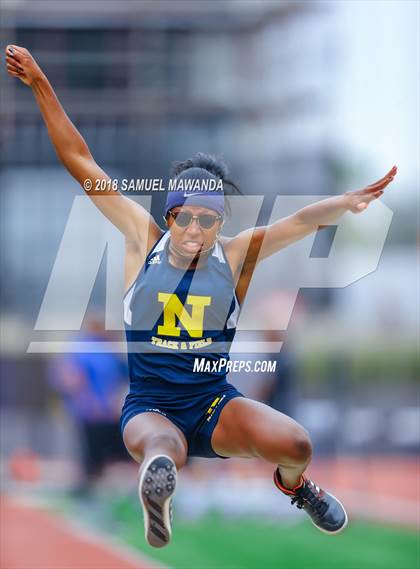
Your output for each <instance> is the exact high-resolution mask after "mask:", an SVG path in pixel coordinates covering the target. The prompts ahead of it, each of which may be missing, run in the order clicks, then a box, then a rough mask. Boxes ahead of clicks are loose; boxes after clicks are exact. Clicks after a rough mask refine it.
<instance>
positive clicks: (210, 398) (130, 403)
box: [120, 378, 244, 458]
mask: <svg viewBox="0 0 420 569" xmlns="http://www.w3.org/2000/svg"><path fill="white" fill-rule="evenodd" d="M235 397H244V396H243V395H242V393H240V392H239V391H238V390H237V389H236V387H234V386H233V385H231V384H230V383H227V382H224V383H222V384H219V385H217V386H206V387H205V388H203V386H201V385H200V386H199V385H197V386H191V385H188V386H187V385H185V384H181V385H179V384H169V383H168V382H166V381H164V380H159V379H156V378H153V379H152V378H150V379H148V380H142V382H141V386H140V389H139V393H133V392H131V393H129V394H128V395H127V397H126V399H125V403H124V406H123V409H122V415H121V420H120V426H121V433H122V432H123V431H124V428H125V426H126V424H127V423H128V421H129V420H130V419H132V418H133V417H135V416H136V415H139V414H140V413H147V412H154V413H160V414H161V415H164V416H165V417H166V418H167V419H169V420H170V421H172V423H174V424H175V425H176V426H177V427H178V428H179V429H181V431H182V432H183V433H184V435H185V438H186V439H187V443H188V456H201V457H206V458H214V457H219V458H227V457H220V455H218V454H217V453H215V452H214V450H213V449H212V446H211V436H212V434H213V431H214V428H215V427H216V424H217V421H218V419H219V415H220V412H221V410H222V409H223V407H224V406H225V405H226V403H227V402H228V401H230V400H231V399H234V398H235Z"/></svg>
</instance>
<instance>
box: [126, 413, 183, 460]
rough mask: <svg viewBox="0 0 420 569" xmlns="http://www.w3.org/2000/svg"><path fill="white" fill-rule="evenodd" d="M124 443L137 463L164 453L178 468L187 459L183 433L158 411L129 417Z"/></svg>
mask: <svg viewBox="0 0 420 569" xmlns="http://www.w3.org/2000/svg"><path fill="white" fill-rule="evenodd" d="M123 439H124V444H125V446H126V448H127V450H128V452H129V453H130V454H131V456H132V457H133V458H134V460H136V461H137V462H138V463H140V464H141V463H143V462H147V461H148V460H149V459H150V458H151V457H153V456H156V455H158V454H165V455H167V456H169V457H170V458H172V460H173V461H174V462H175V464H176V467H177V468H178V469H180V468H182V467H183V466H184V465H185V463H186V461H187V452H188V445H187V441H186V439H185V436H184V434H183V433H182V431H180V429H179V428H178V427H177V426H176V425H174V424H173V423H172V422H171V421H170V420H169V419H167V418H166V417H164V416H163V415H160V414H159V413H140V414H139V415H135V416H134V417H133V418H132V419H130V420H129V421H128V423H127V425H126V427H125V429H124V434H123Z"/></svg>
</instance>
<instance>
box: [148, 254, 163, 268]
mask: <svg viewBox="0 0 420 569" xmlns="http://www.w3.org/2000/svg"><path fill="white" fill-rule="evenodd" d="M147 264H148V265H159V264H160V253H157V255H155V256H154V257H152V258H151V259H150V261H148V263H147Z"/></svg>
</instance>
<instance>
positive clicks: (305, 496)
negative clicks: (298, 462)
mask: <svg viewBox="0 0 420 569" xmlns="http://www.w3.org/2000/svg"><path fill="white" fill-rule="evenodd" d="M274 483H275V485H276V486H277V488H278V489H279V490H281V491H282V492H283V494H286V495H287V496H290V497H291V498H292V504H296V506H297V507H298V508H299V509H301V510H302V509H303V510H305V512H306V513H307V514H308V515H309V516H310V518H311V519H312V523H313V524H314V525H315V526H316V527H317V528H318V529H319V530H321V531H323V532H325V533H329V534H336V533H339V532H341V531H343V529H344V528H345V527H346V526H347V523H348V517H347V513H346V510H345V509H344V507H343V504H342V503H341V502H340V501H339V500H337V498H336V497H335V496H333V495H332V494H330V493H329V492H326V491H325V490H322V489H321V488H319V486H317V485H316V484H315V482H312V480H309V479H308V478H305V477H304V476H302V477H301V481H300V483H299V484H298V485H297V486H295V487H294V488H291V489H290V488H285V487H284V486H283V484H282V480H281V475H280V472H279V470H278V469H277V470H276V471H275V472H274Z"/></svg>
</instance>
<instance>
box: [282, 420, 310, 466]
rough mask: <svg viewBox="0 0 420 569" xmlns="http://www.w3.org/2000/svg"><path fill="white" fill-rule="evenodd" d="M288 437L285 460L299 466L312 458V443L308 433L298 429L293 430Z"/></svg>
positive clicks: (300, 428)
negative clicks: (287, 459)
mask: <svg viewBox="0 0 420 569" xmlns="http://www.w3.org/2000/svg"><path fill="white" fill-rule="evenodd" d="M289 436H290V440H289V445H288V451H289V452H288V456H287V457H286V458H289V459H291V460H293V461H294V462H297V463H299V464H301V463H304V462H307V461H309V460H310V458H311V456H312V443H311V439H310V437H309V433H308V432H307V431H306V430H305V429H304V428H303V427H299V428H296V429H293V431H291V433H290V435H289Z"/></svg>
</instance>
